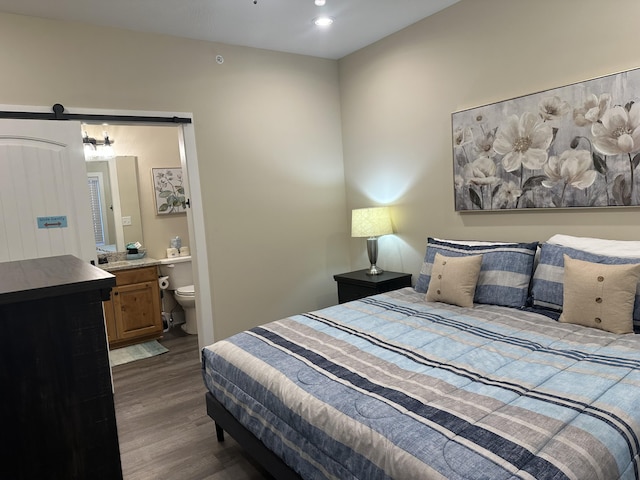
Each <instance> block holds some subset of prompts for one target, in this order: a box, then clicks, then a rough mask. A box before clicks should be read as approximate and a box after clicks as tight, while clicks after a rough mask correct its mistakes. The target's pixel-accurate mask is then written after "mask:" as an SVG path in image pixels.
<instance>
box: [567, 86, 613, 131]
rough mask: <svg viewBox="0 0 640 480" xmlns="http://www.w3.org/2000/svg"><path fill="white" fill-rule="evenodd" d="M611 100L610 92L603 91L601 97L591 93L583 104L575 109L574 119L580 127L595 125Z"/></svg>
mask: <svg viewBox="0 0 640 480" xmlns="http://www.w3.org/2000/svg"><path fill="white" fill-rule="evenodd" d="M610 102H611V95H609V94H608V93H603V94H602V95H600V97H596V96H595V95H594V94H591V95H589V96H588V97H587V99H586V100H585V102H584V103H583V104H582V106H581V107H580V108H576V109H575V110H574V111H573V121H574V122H575V124H576V125H578V126H579V127H585V126H587V125H593V124H594V123H596V122H598V121H599V120H600V119H601V118H602V115H604V112H605V111H606V110H607V108H609V103H610Z"/></svg>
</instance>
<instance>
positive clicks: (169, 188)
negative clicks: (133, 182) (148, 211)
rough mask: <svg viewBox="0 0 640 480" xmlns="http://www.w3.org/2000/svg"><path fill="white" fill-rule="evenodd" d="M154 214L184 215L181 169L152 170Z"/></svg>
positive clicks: (184, 198)
mask: <svg viewBox="0 0 640 480" xmlns="http://www.w3.org/2000/svg"><path fill="white" fill-rule="evenodd" d="M151 176H152V177H153V190H154V194H155V201H156V214H157V215H168V214H172V213H186V211H187V206H186V197H185V193H184V185H183V184H182V168H152V169H151Z"/></svg>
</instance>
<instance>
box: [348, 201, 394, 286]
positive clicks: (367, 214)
mask: <svg viewBox="0 0 640 480" xmlns="http://www.w3.org/2000/svg"><path fill="white" fill-rule="evenodd" d="M390 233H393V226H392V225H391V215H390V214H389V207H372V208H357V209H355V210H353V211H352V212H351V236H352V237H367V254H368V256H369V263H370V264H371V266H370V267H369V271H368V272H367V275H379V274H381V273H382V272H383V270H382V269H381V268H379V267H377V266H376V262H377V261H378V237H381V236H382V235H388V234H390Z"/></svg>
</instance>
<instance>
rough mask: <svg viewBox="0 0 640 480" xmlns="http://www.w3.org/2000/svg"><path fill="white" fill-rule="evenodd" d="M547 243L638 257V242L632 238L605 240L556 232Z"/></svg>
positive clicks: (616, 255) (639, 252)
mask: <svg viewBox="0 0 640 480" xmlns="http://www.w3.org/2000/svg"><path fill="white" fill-rule="evenodd" d="M547 243H551V244H553V245H562V246H563V247H569V248H573V249H575V250H582V251H583V252H588V253H593V254H595V255H606V256H607V257H622V258H640V242H639V241H634V240H606V239H604V238H590V237H573V236H571V235H561V234H557V235H554V236H553V237H551V238H550V239H549V240H547Z"/></svg>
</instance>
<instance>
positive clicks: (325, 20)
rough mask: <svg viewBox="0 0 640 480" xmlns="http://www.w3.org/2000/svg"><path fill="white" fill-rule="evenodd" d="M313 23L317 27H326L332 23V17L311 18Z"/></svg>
mask: <svg viewBox="0 0 640 480" xmlns="http://www.w3.org/2000/svg"><path fill="white" fill-rule="evenodd" d="M313 23H314V24H315V25H317V26H318V27H328V26H329V25H331V24H332V23H333V18H331V17H316V18H314V19H313Z"/></svg>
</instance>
